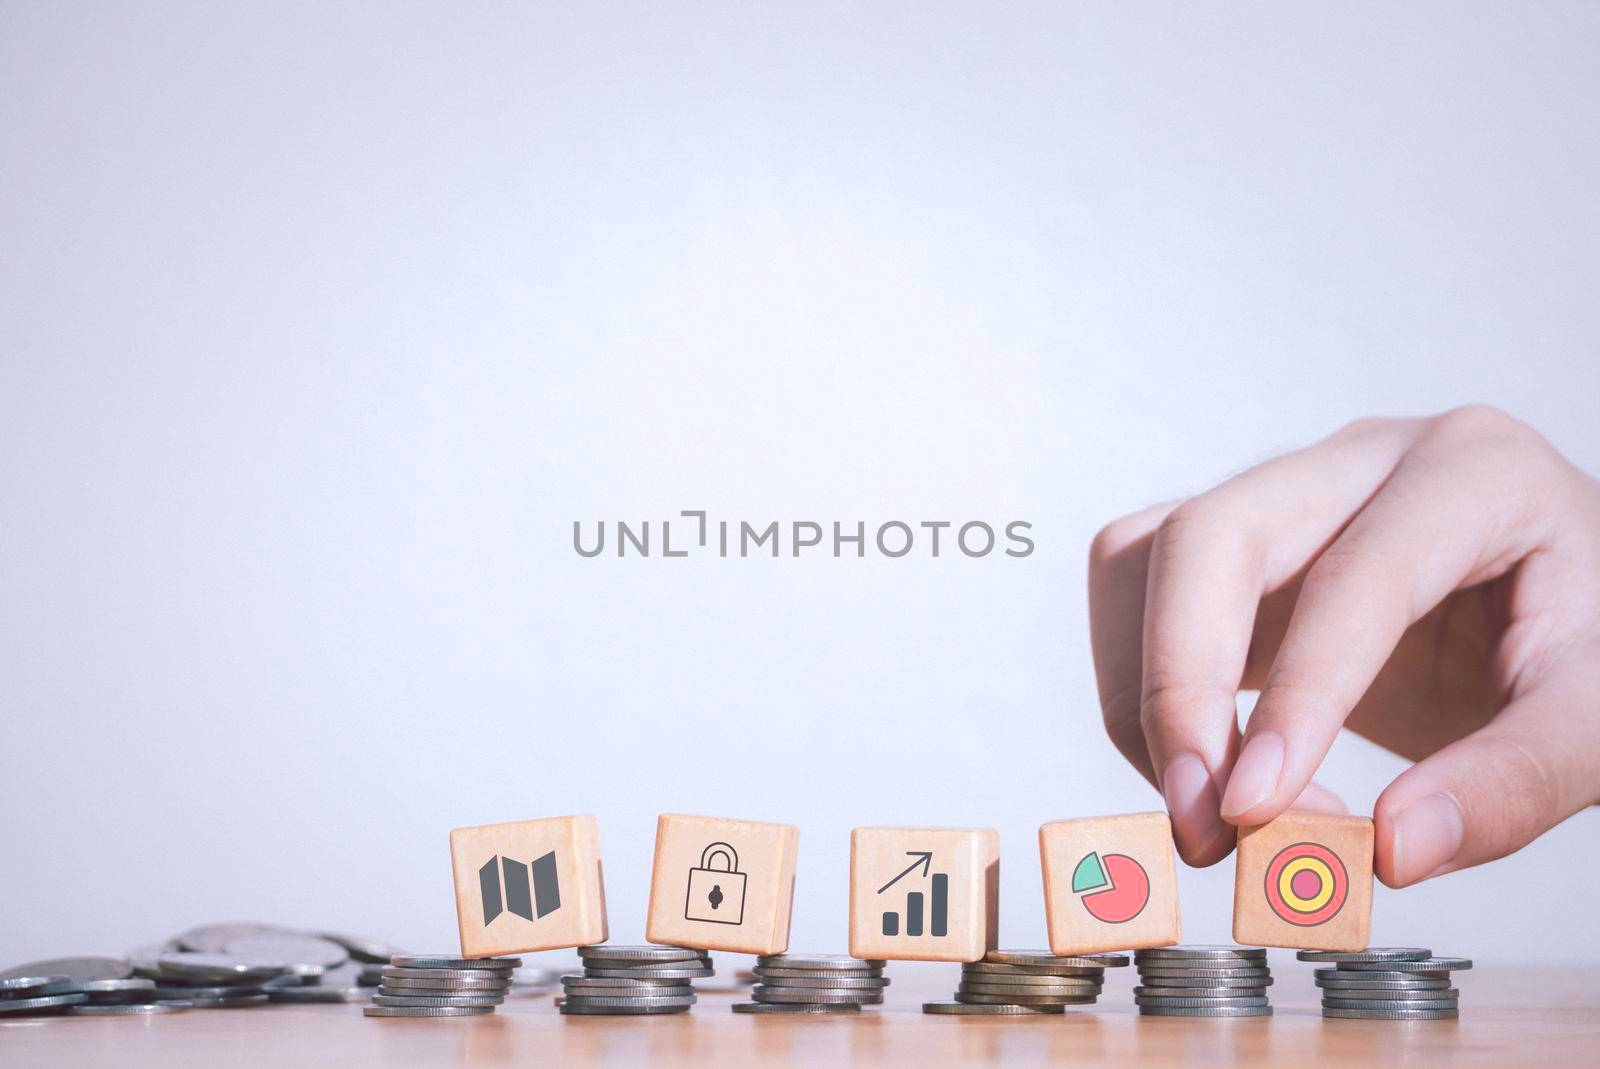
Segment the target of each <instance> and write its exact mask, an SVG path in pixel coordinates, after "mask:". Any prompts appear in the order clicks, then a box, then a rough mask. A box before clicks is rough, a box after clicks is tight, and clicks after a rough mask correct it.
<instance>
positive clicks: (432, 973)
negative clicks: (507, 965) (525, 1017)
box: [379, 965, 511, 984]
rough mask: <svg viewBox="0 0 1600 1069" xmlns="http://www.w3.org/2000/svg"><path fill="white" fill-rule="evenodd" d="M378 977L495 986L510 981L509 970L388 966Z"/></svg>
mask: <svg viewBox="0 0 1600 1069" xmlns="http://www.w3.org/2000/svg"><path fill="white" fill-rule="evenodd" d="M379 975H380V976H382V977H383V978H384V979H386V980H387V979H390V978H394V977H402V978H405V979H408V980H492V981H494V982H495V983H497V984H504V983H509V982H510V981H511V970H510V969H411V968H406V967H404V966H400V965H389V966H386V967H385V968H384V970H383V972H382V973H381V974H379Z"/></svg>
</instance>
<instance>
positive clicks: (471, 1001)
mask: <svg viewBox="0 0 1600 1069" xmlns="http://www.w3.org/2000/svg"><path fill="white" fill-rule="evenodd" d="M504 1001H505V999H504V998H501V997H500V996H498V995H481V996H480V995H459V996H456V997H453V998H438V997H435V996H431V995H384V994H377V995H373V996H372V1004H373V1005H374V1006H498V1005H500V1004H501V1003H502V1002H504Z"/></svg>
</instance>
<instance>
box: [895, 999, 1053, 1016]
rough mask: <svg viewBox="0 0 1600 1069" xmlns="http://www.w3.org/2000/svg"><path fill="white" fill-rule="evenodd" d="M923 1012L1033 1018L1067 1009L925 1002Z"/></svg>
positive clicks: (948, 1014) (1008, 1004)
mask: <svg viewBox="0 0 1600 1069" xmlns="http://www.w3.org/2000/svg"><path fill="white" fill-rule="evenodd" d="M922 1012H923V1013H934V1014H941V1015H947V1016H951V1017H1031V1016H1035V1015H1037V1014H1056V1013H1065V1012H1066V1009H1065V1007H1062V1006H1019V1005H1017V1004H1016V1003H1014V1002H1012V1003H992V1002H924V1003H923V1004H922Z"/></svg>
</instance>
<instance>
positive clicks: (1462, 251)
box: [0, 2, 1600, 960]
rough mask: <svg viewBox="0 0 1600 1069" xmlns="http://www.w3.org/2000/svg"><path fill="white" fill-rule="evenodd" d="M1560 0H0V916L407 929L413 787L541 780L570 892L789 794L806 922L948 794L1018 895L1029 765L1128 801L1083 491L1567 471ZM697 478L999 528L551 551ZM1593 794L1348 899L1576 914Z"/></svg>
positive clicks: (1448, 924) (1086, 796)
mask: <svg viewBox="0 0 1600 1069" xmlns="http://www.w3.org/2000/svg"><path fill="white" fill-rule="evenodd" d="M242 12H249V13H242ZM1597 53H1600V11H1597V9H1596V8H1595V7H1594V6H1593V5H1589V4H1581V3H1573V4H1533V3H1528V4H1515V5H1511V4H1463V3H1442V4H1412V5H1404V6H1401V5H1391V4H1387V3H1378V4H1370V5H1361V4H1341V5H1328V6H1326V7H1325V9H1324V10H1321V11H1314V10H1308V9H1306V8H1303V7H1298V6H1297V7H1296V9H1295V10H1294V11H1293V12H1290V11H1288V10H1281V9H1275V8H1273V7H1271V6H1259V7H1258V6H1253V5H1252V6H1230V5H1203V10H1201V9H1196V8H1195V7H1194V6H1193V5H1187V4H1183V5H1176V4H1175V5H1171V6H1165V5H1135V6H1133V7H1131V8H1130V7H1129V5H1123V4H1107V5H1102V6H1084V5H1066V4H1041V5H1038V6H1021V5H1006V6H1004V7H1003V8H1001V7H999V6H997V5H987V4H974V5H970V6H947V5H936V4H929V3H925V2H919V3H912V4H905V5H900V6H893V5H887V4H877V5H871V11H870V12H865V11H861V10H857V5H846V4H839V5H826V4H803V5H774V6H762V5H749V4H727V5H680V4H669V5H647V4H640V5H637V6H618V7H605V8H602V7H599V6H597V5H593V4H576V5H527V4H503V5H501V4H469V5H456V4H437V5H431V6H428V5H405V4H392V3H385V4H370V5H361V4H344V5H337V6H335V5H326V4H320V3H317V4H304V5H288V4H283V3H272V4H262V5H259V6H257V7H256V8H255V9H254V10H253V11H249V9H248V8H247V7H246V6H245V5H239V4H229V5H213V4H192V5H184V4H173V3H168V4H161V5H112V4H88V5H76V4H59V3H46V2H39V3H16V2H9V3H3V4H0V731H3V734H0V796H3V798H4V801H5V806H4V814H5V816H4V822H3V826H0V827H3V830H0V844H3V851H0V886H3V887H4V893H3V902H4V907H5V912H6V915H7V917H8V918H9V919H8V920H7V922H6V923H4V924H0V959H6V960H14V959H25V958H29V957H35V956H42V955H45V954H56V953H67V952H93V951H120V950H124V949H126V948H128V947H130V946H132V945H134V944H136V943H140V942H145V941H148V940H151V939H155V938H160V937H162V936H165V935H167V934H169V933H171V932H173V931H176V930H178V929H180V928H182V927H185V926H187V925H190V924H193V923H197V922H200V921H205V920H221V919H236V918H237V919H244V918H249V919H266V920H278V921H283V922H286V923H293V924H307V925H319V926H337V927H342V928H347V929H354V930H357V931H361V932H367V933H370V934H372V935H375V936H379V937H383V938H388V939H391V940H395V941H400V942H403V943H407V944H411V945H413V946H416V947H420V948H423V949H429V948H440V947H446V946H449V945H450V944H451V942H452V940H453V938H454V912H453V908H452V897H451V889H450V875H449V872H450V869H449V863H448V858H447V848H446V833H447V831H448V830H449V829H450V828H451V827H452V826H455V825H461V824H470V823H484V822H491V821H503V820H515V819H524V818H531V817H536V816H549V815H557V814H563V813H572V812H592V813H595V814H597V815H598V817H599V820H600V829H601V842H602V847H603V850H604V858H605V865H606V875H607V891H608V897H609V899H610V907H611V922H612V930H613V936H614V938H618V939H622V940H636V939H638V938H639V937H640V936H641V935H642V932H643V928H644V917H643V910H644V903H645V899H646V894H647V890H648V886H647V884H648V879H649V864H650V850H651V843H652V837H653V832H654V822H655V817H656V814H657V813H659V812H662V811H684V812H703V813H711V814H719V815H726V816H736V817H746V818H751V819H770V820H780V821H789V822H793V823H796V824H799V825H800V826H801V827H802V829H803V831H802V836H801V849H800V871H799V886H798V894H797V899H796V903H795V938H794V946H795V948H796V949H811V950H843V949H844V942H845V922H846V913H845V901H846V868H847V854H848V835H849V829H850V828H851V827H852V826H854V825H857V824H879V823H914V824H929V825H946V824H950V825H980V826H993V827H996V828H999V829H1000V830H1001V833H1002V841H1003V851H1004V853H1003V856H1004V862H1003V879H1002V895H1003V914H1004V922H1003V927H1002V942H1004V943H1006V944H1008V945H1013V946H1016V945H1028V944H1039V943H1041V942H1043V938H1044V921H1043V911H1042V903H1041V887H1040V880H1039V871H1038V862H1037V851H1036V845H1035V832H1036V829H1037V827H1038V825H1039V824H1040V823H1042V822H1043V821H1045V820H1048V819H1053V818H1059V817H1066V816H1081V815H1093V814H1100V813H1109V812H1118V811H1128V810H1139V809H1148V808H1152V807H1154V806H1156V805H1157V804H1159V803H1158V800H1157V797H1156V795H1155V793H1154V792H1153V791H1152V790H1151V789H1150V788H1148V787H1147V786H1146V785H1145V784H1144V782H1143V781H1142V780H1140V779H1139V778H1138V777H1137V776H1136V775H1135V774H1134V773H1133V772H1132V771H1131V770H1129V769H1128V768H1127V767H1125V766H1124V764H1123V763H1122V761H1121V760H1120V759H1119V758H1118V756H1117V755H1116V753H1115V751H1113V749H1112V748H1111V746H1110V745H1109V743H1108V742H1107V741H1106V740H1105V738H1104V735H1103V734H1102V731H1101V728H1100V723H1099V713H1098V709H1097V703H1096V698H1095V689H1094V684H1093V676H1092V671H1091V666H1090V658H1089V652H1088V643H1087V627H1086V618H1085V604H1084V601H1085V599H1084V589H1083V588H1084V578H1083V573H1084V561H1085V555H1086V550H1087V546H1088V542H1089V539H1090V538H1091V537H1092V536H1093V534H1094V532H1095V531H1096V529H1097V528H1098V527H1099V526H1100V525H1101V524H1103V523H1104V522H1106V521H1107V520H1109V519H1111V518H1113V517H1115V516H1116V515H1119V514H1121V513H1123V512H1126V511H1130V510H1132V509H1134V508H1136V507H1138V506H1140V505H1143V504H1145V503H1148V502H1150V501H1153V500H1157V499H1160V498H1165V497H1170V496H1173V495H1179V494H1185V493H1192V492H1195V491H1198V490H1200V489H1203V488H1204V487H1206V486H1207V485H1209V484H1211V483H1212V482H1214V481H1216V480H1217V479H1219V478H1221V477H1224V476H1226V475H1228V474H1229V473H1231V472H1234V471H1236V470H1238V469H1240V468H1241V467H1242V466H1245V465H1248V464H1250V463H1252V462H1254V461H1257V460H1259V459H1262V458H1264V457H1266V456H1269V455H1271V454H1273V453H1274V452H1277V451H1280V450H1283V449H1285V448H1289V447H1292V446H1296V445H1299V444H1302V443H1305V442H1307V441H1309V440H1312V439H1314V438H1316V437H1319V436H1321V435H1323V434H1325V433H1327V432H1329V431H1331V430H1333V429H1334V428H1335V427H1337V426H1338V425H1339V424H1341V423H1343V422H1344V421H1346V420H1349V419H1351V418H1353V417H1356V416H1360V415H1363V414H1372V413H1396V414H1399V413H1426V412H1432V411H1436V410H1439V409H1442V408H1445V407H1448V406H1451V405H1455V404H1458V403H1461V402H1467V401H1487V402H1492V403H1495V404H1498V405H1501V406H1504V407H1505V408H1507V409H1509V410H1511V411H1513V412H1515V413H1517V414H1519V415H1521V416H1522V417H1524V418H1525V419H1527V420H1528V421H1530V422H1531V423H1533V424H1535V425H1536V426H1538V427H1539V428H1540V429H1542V430H1543V431H1544V432H1545V433H1546V434H1547V435H1549V436H1550V438H1551V439H1552V440H1553V441H1554V442H1555V443H1556V444H1557V445H1558V446H1559V447H1561V448H1562V449H1563V450H1565V451H1566V452H1567V454H1568V455H1569V456H1571V457H1572V458H1573V459H1574V460H1575V461H1577V462H1578V463H1580V464H1582V465H1584V466H1586V467H1588V468H1589V469H1590V470H1591V471H1594V470H1600V431H1597V429H1596V422H1597V411H1596V400H1597V398H1600V359H1597V356H1600V349H1597V337H1600V301H1597V300H1596V298H1595V287H1596V280H1597V278H1600V270H1597V268H1600V199H1597V198H1596V197H1595V190H1596V189H1597V188H1600V93H1597V92H1596V71H1595V65H1594V64H1595V58H1594V57H1595V56H1596V54H1597ZM696 508H704V509H708V510H710V511H711V512H712V515H713V518H717V517H719V516H720V517H723V518H728V519H733V520H738V519H748V520H750V521H752V522H760V523H763V524H764V523H765V522H766V521H767V520H770V519H779V520H784V521H789V520H796V519H810V520H818V521H823V522H829V521H832V520H835V519H838V520H844V521H847V522H850V523H853V522H854V521H856V520H865V521H868V522H869V524H874V523H877V522H882V521H884V520H888V519H902V520H906V521H911V522H915V521H918V520H923V519H930V520H931V519H949V520H954V521H957V522H960V521H964V520H968V519H984V520H988V521H990V522H993V523H1004V522H1006V521H1008V520H1012V519H1026V520H1030V521H1032V522H1033V524H1034V532H1033V533H1034V536H1035V538H1036V540H1037V543H1038V550H1037V552H1036V553H1035V554H1034V555H1033V556H1032V557H1029V558H1027V559H1025V560H1014V559H1011V558H1006V557H1003V556H997V557H991V558H988V559H984V560H968V559H965V558H963V557H960V556H959V555H955V556H950V555H945V556H941V558H940V559H938V560H932V559H930V558H928V557H927V556H926V555H923V554H921V553H917V554H914V555H913V556H911V557H908V558H906V559H903V560H885V559H883V558H876V559H871V558H869V559H868V560H866V561H857V560H853V559H844V560H833V559H832V558H831V557H823V556H821V555H813V557H811V558H809V559H807V558H802V559H801V560H799V561H796V560H793V559H790V558H787V557H786V558H784V559H780V560H777V561H773V560H771V559H752V560H733V559H730V560H720V559H717V558H715V557H706V556H701V557H698V558H696V557H691V558H689V559H687V560H670V561H668V560H662V559H659V558H657V557H654V556H652V557H651V558H650V559H647V560H638V559H632V558H630V559H627V560H618V559H616V558H615V557H610V556H608V557H604V558H601V559H597V560H585V559H582V558H580V557H578V556H577V555H576V554H575V553H574V552H573V550H572V546H571V526H572V522H573V521H574V520H582V521H584V523H585V525H586V530H591V531H592V525H593V523H594V522H595V521H597V520H600V519H606V520H608V521H614V520H616V519H628V520H631V521H641V520H644V519H652V520H657V521H659V520H660V519H662V518H665V517H670V516H674V515H676V513H677V512H678V510H680V509H696ZM1573 712H1574V715H1585V714H1586V715H1593V713H1594V710H1593V709H1590V710H1574V711H1573ZM1402 767H1403V765H1402V762H1401V761H1400V760H1399V759H1397V758H1394V757H1392V756H1389V755H1387V754H1384V753H1382V752H1380V751H1377V750H1376V749H1374V748H1373V747H1371V746H1369V745H1368V744H1366V743H1364V742H1362V741H1361V740H1358V739H1343V740H1341V741H1340V742H1339V743H1338V745H1337V746H1336V747H1335V749H1334V752H1333V754H1332V756H1331V757H1330V759H1329V761H1328V764H1327V766H1326V767H1325V769H1324V771H1323V778H1324V782H1326V783H1328V784H1330V785H1331V786H1333V787H1334V788H1335V789H1338V790H1340V791H1341V792H1342V793H1343V794H1344V796H1345V797H1346V798H1347V800H1348V801H1349V803H1350V805H1351V806H1352V808H1353V809H1355V810H1356V811H1370V806H1371V803H1372V800H1373V798H1374V797H1375V796H1376V795H1377V793H1378V791H1379V790H1381V788H1382V787H1383V786H1384V785H1385V784H1386V783H1387V782H1388V781H1389V780H1390V779H1391V778H1392V777H1393V776H1394V775H1395V774H1396V773H1397V772H1398V771H1399V770H1400V769H1401V768H1402ZM1597 832H1600V814H1596V813H1595V812H1592V811H1591V812H1586V813H1584V814H1582V815H1580V816H1579V817H1578V818H1576V819H1574V820H1572V821H1570V822H1568V823H1567V824H1566V825H1564V826H1563V827H1561V828H1559V829H1557V830H1556V831H1554V832H1552V833H1551V834H1549V835H1547V836H1546V837H1545V838H1544V839H1543V840H1541V841H1540V842H1538V843H1536V844H1535V845H1534V846H1533V847H1531V848H1529V849H1528V850H1527V851H1525V852H1523V853H1522V854H1521V855H1519V856H1517V857H1514V858H1511V859H1508V860H1505V861H1502V862H1500V863H1497V864H1494V865H1491V866H1489V867H1487V868H1484V869H1481V870H1478V871H1475V872H1471V873H1467V874H1462V875H1456V876H1450V877H1448V878H1445V879H1443V880H1439V881H1437V882H1434V883H1431V884H1428V885H1425V886H1421V887H1417V888H1414V889H1410V890H1406V891H1402V892H1390V891H1386V890H1383V889H1380V890H1379V892H1378V897H1377V902H1376V905H1375V908H1374V931H1373V940H1374V942H1375V943H1379V944H1384V943H1396V942H1399V943H1420V944H1426V945H1431V946H1433V947H1434V948H1435V949H1438V950H1441V951H1445V952H1455V953H1466V954H1471V955H1475V956H1477V957H1480V958H1493V957H1496V956H1499V957H1506V956H1509V955H1512V954H1522V953H1532V954H1538V955H1545V956H1549V957H1551V958H1569V959H1577V958H1584V957H1591V956H1593V954H1594V953H1595V951H1596V950H1597V949H1600V922H1597V920H1596V919H1595V913H1594V908H1593V907H1594V883H1595V880H1596V879H1597V878H1600V865H1597V864H1596V862H1595V861H1594V850H1595V848H1596V845H1597ZM1232 878H1233V866H1232V862H1231V861H1229V862H1224V863H1223V864H1221V865H1218V866H1216V867H1215V868H1213V869H1210V870H1207V871H1202V872H1194V871H1185V872H1184V873H1183V875H1182V877H1181V879H1182V889H1181V890H1182V902H1183V911H1184V919H1185V936H1186V937H1187V938H1189V939H1191V940H1208V939H1209V940H1218V939H1225V938H1226V937H1227V933H1228V927H1229V922H1230V896H1231V887H1232Z"/></svg>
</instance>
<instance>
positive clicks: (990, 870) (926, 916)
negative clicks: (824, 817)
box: [850, 828, 1000, 961]
mask: <svg viewBox="0 0 1600 1069" xmlns="http://www.w3.org/2000/svg"><path fill="white" fill-rule="evenodd" d="M999 922H1000V833H999V832H997V831H995V830H994V829H992V828H857V829H855V830H854V831H852V832H851V833H850V953H851V955H853V956H854V957H858V958H889V959H893V960H897V961H978V960H979V959H980V958H982V957H983V956H984V955H985V954H987V953H988V952H989V951H991V950H993V949H995V946H996V940H997V936H998V934H999V926H1000V924H999Z"/></svg>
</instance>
